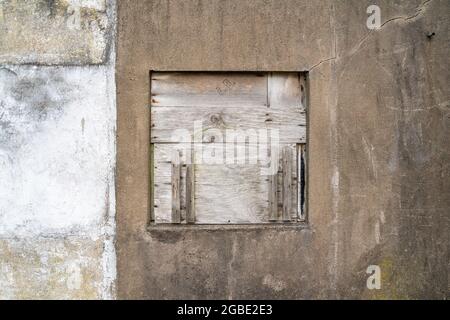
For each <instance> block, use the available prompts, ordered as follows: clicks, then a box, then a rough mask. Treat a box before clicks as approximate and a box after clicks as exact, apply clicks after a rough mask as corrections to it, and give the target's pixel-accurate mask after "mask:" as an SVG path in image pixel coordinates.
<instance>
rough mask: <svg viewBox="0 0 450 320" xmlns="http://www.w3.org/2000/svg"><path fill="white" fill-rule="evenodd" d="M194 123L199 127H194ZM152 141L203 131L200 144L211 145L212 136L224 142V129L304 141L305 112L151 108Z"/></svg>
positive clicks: (290, 141) (289, 141) (283, 141)
mask: <svg viewBox="0 0 450 320" xmlns="http://www.w3.org/2000/svg"><path fill="white" fill-rule="evenodd" d="M196 121H197V123H199V124H195V123H196ZM151 128H152V134H151V142H152V143H172V142H184V141H180V140H179V139H180V133H182V131H180V130H186V131H187V134H189V135H193V134H194V132H195V131H197V132H198V131H201V132H202V138H203V139H202V141H203V142H205V143H209V142H211V140H210V137H211V133H213V135H215V136H217V135H218V136H219V137H218V138H216V139H215V142H218V141H223V138H220V137H225V136H226V132H227V130H242V131H244V133H245V132H248V130H258V129H265V130H278V132H279V134H278V136H279V140H280V143H281V144H293V143H305V142H306V113H305V111H304V109H303V108H300V107H289V108H286V109H285V110H282V108H244V107H235V106H231V107H230V106H227V107H219V106H218V107H216V108H209V107H205V106H202V107H192V108H185V107H152V109H151Z"/></svg>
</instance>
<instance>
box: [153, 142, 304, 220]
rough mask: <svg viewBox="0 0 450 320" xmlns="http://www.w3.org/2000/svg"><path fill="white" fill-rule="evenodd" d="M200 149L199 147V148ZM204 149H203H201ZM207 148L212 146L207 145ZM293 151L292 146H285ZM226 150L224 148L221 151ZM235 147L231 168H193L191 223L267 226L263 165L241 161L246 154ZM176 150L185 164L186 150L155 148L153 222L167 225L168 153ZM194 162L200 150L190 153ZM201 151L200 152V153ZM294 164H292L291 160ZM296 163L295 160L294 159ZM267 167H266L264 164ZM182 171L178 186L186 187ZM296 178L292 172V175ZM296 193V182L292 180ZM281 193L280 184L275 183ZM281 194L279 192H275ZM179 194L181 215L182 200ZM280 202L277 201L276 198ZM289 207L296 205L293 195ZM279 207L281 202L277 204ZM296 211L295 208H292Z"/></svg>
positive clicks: (168, 146) (202, 165)
mask: <svg viewBox="0 0 450 320" xmlns="http://www.w3.org/2000/svg"><path fill="white" fill-rule="evenodd" d="M200 146H201V145H200ZM203 146H204V145H203ZM209 146H212V144H210V145H209ZM289 147H290V148H291V149H292V150H294V148H295V145H291V146H289ZM225 148H226V147H225ZM244 148H245V146H236V154H235V157H236V159H235V163H234V164H225V165H224V164H216V165H210V164H207V163H197V164H195V172H194V177H195V182H194V183H195V190H194V194H195V220H196V221H195V222H196V223H200V224H216V223H234V224H236V223H268V222H269V202H268V192H269V176H268V175H263V174H262V171H261V170H262V167H261V166H260V165H262V164H263V163H266V162H263V163H261V162H260V163H258V162H257V161H254V160H257V159H253V160H252V161H250V162H252V163H253V164H249V161H247V162H246V161H244V160H245V158H246V157H247V155H246V153H244V152H241V151H240V150H242V149H244ZM173 149H177V150H180V154H181V161H182V163H185V160H184V159H185V158H186V156H185V153H186V151H185V150H186V147H185V146H182V145H177V144H155V150H154V154H155V155H154V158H155V169H154V170H155V186H154V190H155V208H154V211H155V222H156V223H170V222H171V215H170V213H171V190H170V188H171V160H170V159H171V152H172V151H171V150H173ZM194 150H195V151H196V155H195V157H194V158H196V159H197V160H198V158H199V156H198V154H199V153H201V152H202V150H201V149H194ZM203 151H204V150H203ZM293 161H294V160H293ZM295 161H296V159H295ZM266 164H267V165H268V163H266ZM185 172H186V171H185V170H182V172H181V185H182V187H183V186H184V185H186V182H185V181H186V176H185ZM293 173H294V174H295V175H296V174H297V173H296V172H295V171H294V172H293ZM292 183H293V185H292V188H293V189H296V183H297V182H296V181H294V179H293V180H292ZM279 186H280V187H279V188H280V189H281V183H279ZM278 193H280V194H281V190H279V191H278ZM183 194H184V191H183V190H182V192H181V213H182V215H183V212H184V209H183V207H185V206H186V207H187V205H185V203H186V202H185V199H183ZM279 198H281V197H279ZM292 201H293V203H295V204H296V203H297V201H296V195H295V196H294V194H293V199H292ZM280 205H281V202H280ZM293 209H294V210H295V211H296V207H294V208H293Z"/></svg>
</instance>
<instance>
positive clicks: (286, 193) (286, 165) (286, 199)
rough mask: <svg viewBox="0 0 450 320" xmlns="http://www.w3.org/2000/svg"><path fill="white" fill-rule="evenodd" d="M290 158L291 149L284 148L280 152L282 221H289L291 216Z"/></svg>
mask: <svg viewBox="0 0 450 320" xmlns="http://www.w3.org/2000/svg"><path fill="white" fill-rule="evenodd" d="M292 158H293V156H292V149H291V148H289V147H284V148H283V152H282V163H283V168H282V170H283V171H282V172H283V173H282V177H283V192H282V195H283V221H290V220H291V214H292V171H293V170H292Z"/></svg>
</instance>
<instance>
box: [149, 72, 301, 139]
mask: <svg viewBox="0 0 450 320" xmlns="http://www.w3.org/2000/svg"><path fill="white" fill-rule="evenodd" d="M302 81H303V77H302V76H299V75H298V74H297V73H270V74H269V73H266V74H258V73H250V74H248V73H229V74H226V73H153V74H152V100H151V128H152V130H151V142H152V143H172V142H183V141H179V135H180V130H185V131H186V132H187V134H190V135H192V134H193V133H194V130H201V132H203V140H202V141H203V142H211V141H210V140H208V138H210V135H208V133H209V132H214V134H215V135H220V136H222V137H223V136H225V134H226V130H244V131H246V130H252V129H256V130H258V129H266V130H278V131H279V138H280V143H282V144H293V143H305V142H306V111H305V107H304V104H303V100H304V89H303V91H302V89H301V88H304V85H303V84H302ZM221 87H225V88H227V90H226V91H221V89H220V88H221ZM196 122H197V123H200V125H197V127H196V125H195V123H196ZM199 128H200V129H199ZM217 141H218V140H217V139H216V140H215V142H217Z"/></svg>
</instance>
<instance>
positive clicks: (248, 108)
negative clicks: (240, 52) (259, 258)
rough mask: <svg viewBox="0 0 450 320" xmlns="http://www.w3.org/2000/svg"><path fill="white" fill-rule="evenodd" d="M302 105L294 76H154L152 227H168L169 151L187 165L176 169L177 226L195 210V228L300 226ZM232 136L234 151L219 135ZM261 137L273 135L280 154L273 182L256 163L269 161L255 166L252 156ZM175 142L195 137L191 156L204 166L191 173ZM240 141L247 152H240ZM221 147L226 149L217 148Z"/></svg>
mask: <svg viewBox="0 0 450 320" xmlns="http://www.w3.org/2000/svg"><path fill="white" fill-rule="evenodd" d="M306 98H307V90H306V79H305V78H304V76H303V75H299V74H298V73H283V72H276V73H266V74H261V73H260V74H257V73H253V74H246V73H228V74H225V73H195V72H186V73H176V72H169V73H164V72H163V73H160V72H153V73H152V101H151V122H152V123H151V125H152V130H151V142H152V143H155V156H154V158H155V162H154V163H155V166H154V179H153V181H154V186H153V189H154V207H153V216H154V219H155V222H156V223H167V222H172V221H173V217H172V212H173V210H171V208H172V206H173V205H174V203H173V201H172V200H173V198H174V196H172V193H173V190H171V188H172V186H173V185H174V184H173V182H172V179H173V175H172V169H171V163H172V160H171V156H170V154H171V150H173V149H174V148H176V149H177V150H179V155H180V158H181V159H180V160H181V162H182V163H185V164H187V165H183V166H180V168H179V170H180V173H179V188H178V198H179V201H177V202H176V203H179V216H180V218H179V221H183V218H184V217H185V219H186V221H187V222H189V221H191V220H192V216H191V215H192V214H193V213H194V210H195V218H194V219H195V222H196V223H267V222H269V220H273V219H275V218H278V220H285V221H290V220H293V221H297V220H299V219H302V217H303V216H302V212H304V210H305V209H304V205H302V203H301V201H302V198H301V196H300V195H299V191H300V190H301V187H302V185H301V181H300V177H301V174H302V169H301V159H299V158H300V157H301V155H302V151H301V150H302V149H301V148H299V147H298V144H301V143H305V142H306V110H305V106H306ZM196 121H197V123H199V122H201V123H202V126H201V127H200V129H198V127H196V128H194V123H195V122H196ZM180 129H185V130H184V131H183V132H180ZM194 129H196V130H194ZM227 130H228V131H227ZM232 130H238V131H239V132H240V134H241V137H240V139H238V141H237V143H238V144H237V146H235V145H232V144H231V143H230V142H231V141H229V140H230V139H229V137H228V139H227V136H226V134H228V133H229V132H230V131H232ZM268 130H271V131H272V133H273V132H275V131H277V132H278V137H279V140H278V141H277V142H278V143H279V147H280V148H281V149H283V152H282V154H283V155H284V156H282V157H283V160H282V161H281V167H280V168H281V170H282V173H279V174H278V175H275V176H274V175H273V174H272V175H268V174H267V172H268V171H266V173H265V174H262V164H267V161H268V159H267V158H264V159H263V160H265V161H261V158H260V157H259V155H260V153H259V152H257V151H256V152H253V153H252V152H251V151H255V150H258V148H257V147H253V146H254V145H256V144H257V143H258V139H261V138H262V140H263V143H264V142H265V141H264V139H265V138H266V137H264V136H262V137H261V136H260V134H261V132H265V133H266V134H267V131H268ZM180 135H181V136H182V139H181V141H182V142H188V141H190V139H191V137H192V136H195V137H196V138H198V137H200V138H199V139H196V140H195V142H204V144H203V145H200V146H201V147H202V148H201V149H194V151H193V152H194V153H195V157H196V158H200V159H202V160H203V161H201V162H200V163H199V164H195V165H193V166H190V161H189V159H188V158H190V157H191V150H190V149H189V148H187V146H189V145H188V144H186V143H184V144H183V143H177V141H176V140H175V141H174V140H173V138H174V137H177V136H178V137H180ZM242 137H243V138H242ZM246 139H247V140H248V142H250V146H245V145H243V142H244V141H245V140H246ZM270 139H271V138H269V140H270ZM222 141H226V143H225V144H224V145H221V144H219V142H222ZM259 142H260V143H261V141H259ZM194 145H195V146H197V145H198V144H197V143H195V144H194ZM230 145H232V147H233V149H231V152H230V150H228V146H230ZM224 146H225V147H224ZM250 148H252V149H250ZM188 149H189V150H188ZM289 150H290V151H289ZM249 152H250V153H251V155H250V156H249V155H248V153H249ZM168 155H169V156H168ZM230 155H232V157H230ZM277 157H278V156H277ZM205 159H206V161H205ZM230 159H231V162H230ZM278 160H279V159H278V158H277V159H276V161H278ZM194 167H195V171H194V170H193V169H194ZM193 171H194V172H193ZM172 189H173V188H172ZM194 203H195V206H194ZM175 206H176V205H175ZM275 207H276V208H275ZM176 211H177V210H175V212H176ZM275 215H276V217H275ZM178 223H179V222H178Z"/></svg>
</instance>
